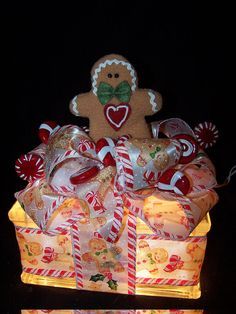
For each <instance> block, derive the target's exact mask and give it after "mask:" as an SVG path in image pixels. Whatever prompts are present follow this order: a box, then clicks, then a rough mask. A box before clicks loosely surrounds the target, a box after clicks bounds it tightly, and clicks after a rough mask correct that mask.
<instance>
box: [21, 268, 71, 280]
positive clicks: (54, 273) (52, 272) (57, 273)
mask: <svg viewBox="0 0 236 314" xmlns="http://www.w3.org/2000/svg"><path fill="white" fill-rule="evenodd" d="M23 271H24V272H25V273H28V274H33V275H37V276H48V277H56V278H74V277H75V272H74V271H71V272H70V271H66V270H58V269H44V268H32V267H23Z"/></svg>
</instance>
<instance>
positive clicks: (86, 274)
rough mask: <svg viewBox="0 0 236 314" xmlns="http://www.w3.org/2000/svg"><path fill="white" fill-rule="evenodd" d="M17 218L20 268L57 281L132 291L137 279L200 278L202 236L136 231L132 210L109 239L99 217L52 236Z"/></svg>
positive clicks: (181, 281) (171, 281)
mask: <svg viewBox="0 0 236 314" xmlns="http://www.w3.org/2000/svg"><path fill="white" fill-rule="evenodd" d="M15 206H17V204H16V205H15ZM17 209H18V210H17V212H18V213H19V205H18V208H17ZM24 215H25V214H24V212H23V211H22V218H23V217H24ZM22 218H21V219H19V217H18V226H16V235H17V240H18V244H19V248H20V253H21V262H22V267H23V273H24V274H32V275H37V276H39V277H41V276H43V277H42V278H54V279H55V280H56V279H58V280H59V281H58V282H57V286H58V285H59V286H60V285H62V286H63V282H62V283H61V284H60V280H62V279H69V280H70V287H71V288H76V287H77V288H78V289H86V290H93V291H106V292H114V293H117V292H118V293H129V294H133V293H135V288H136V287H135V286H137V285H138V286H142V285H146V286H147V285H149V286H156V285H159V286H161V285H163V286H164V285H171V286H173V287H174V286H176V287H177V286H193V285H196V284H197V283H198V281H199V276H200V271H201V266H202V263H203V259H204V253H205V247H206V236H203V235H201V236H195V235H194V236H192V237H189V238H187V239H186V240H185V241H173V240H167V239H163V238H160V237H158V236H156V235H154V234H153V232H152V231H151V229H149V230H148V231H146V233H145V234H144V233H140V231H139V232H138V234H136V232H135V219H134V216H132V215H128V214H126V215H125V219H124V223H123V230H122V234H121V237H120V238H119V240H118V241H117V242H116V243H115V244H111V243H108V242H106V241H105V240H104V239H102V238H101V236H99V234H98V233H97V231H96V228H97V227H98V224H99V222H98V221H93V220H92V221H89V222H86V223H83V224H81V223H78V224H76V225H74V226H73V227H72V228H71V230H70V231H67V232H63V233H61V234H59V235H56V236H53V237H52V236H48V235H45V234H43V232H42V231H41V230H40V229H39V228H37V226H36V225H35V224H34V223H33V221H32V220H31V219H30V218H29V217H28V218H27V223H26V225H28V227H25V226H24V225H23V224H22V223H21V222H20V220H22ZM16 223H17V221H15V224H16ZM21 225H22V226H21ZM139 225H140V223H139ZM139 229H140V226H139ZM78 230H79V231H78ZM148 233H149V234H148ZM205 233H206V231H205V232H204V234H205ZM134 258H136V260H135V259H134ZM55 282H56V281H55Z"/></svg>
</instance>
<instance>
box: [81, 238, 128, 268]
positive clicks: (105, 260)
mask: <svg viewBox="0 0 236 314" xmlns="http://www.w3.org/2000/svg"><path fill="white" fill-rule="evenodd" d="M89 248H90V251H89V252H87V253H84V254H83V255H82V259H83V261H84V262H87V263H95V265H96V267H97V270H98V271H99V272H100V273H102V274H104V273H107V272H110V269H113V270H114V271H115V272H118V273H120V272H123V271H124V267H123V266H122V264H121V263H120V262H119V261H117V255H119V254H120V253H121V252H122V249H121V248H120V247H117V246H113V247H112V248H108V247H107V243H106V242H105V241H104V240H103V239H97V238H93V239H91V240H90V241H89Z"/></svg>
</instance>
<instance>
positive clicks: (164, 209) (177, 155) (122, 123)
mask: <svg viewBox="0 0 236 314" xmlns="http://www.w3.org/2000/svg"><path fill="white" fill-rule="evenodd" d="M91 79H92V89H91V91H90V92H89V93H85V94H80V95H77V96H76V97H74V98H73V100H72V101H71V103H70V110H71V112H72V113H73V114H74V115H76V116H82V117H88V118H89V121H90V125H89V132H88V131H87V130H84V129H83V128H80V127H78V126H76V125H66V126H59V125H57V123H55V122H52V121H47V122H45V123H43V124H42V125H41V126H40V128H39V137H40V139H41V142H42V143H41V144H40V145H39V146H38V147H36V148H35V149H33V150H32V151H31V152H29V153H28V154H24V155H22V156H21V157H20V158H19V159H18V160H17V161H16V166H15V167H16V172H17V174H18V175H19V176H20V177H21V178H22V179H25V180H27V181H28V185H27V186H26V187H25V188H24V189H23V190H22V191H19V192H17V193H16V194H15V195H16V198H17V202H16V203H15V204H14V206H13V207H12V209H11V210H10V212H9V217H10V219H11V220H12V221H13V223H14V225H15V229H16V237H17V241H18V244H19V249H20V254H21V262H22V268H23V272H22V276H21V278H22V280H23V282H25V283H33V284H39V285H49V286H57V287H68V288H77V289H85V290H92V291H103V292H113V293H124V294H147V295H161V296H173V297H185V298H198V297H199V296H200V285H199V280H200V272H201V267H202V264H203V260H204V255H205V249H206V243H207V237H206V234H207V232H208V231H209V229H210V220H209V215H208V214H207V213H208V211H209V210H210V209H211V208H212V207H213V206H214V205H215V204H216V202H217V200H218V197H217V194H216V192H215V191H214V187H215V186H216V179H215V170H214V166H213V164H212V163H211V161H210V159H209V158H208V156H207V155H206V153H205V152H204V149H205V148H207V147H208V146H212V145H213V144H214V142H215V141H216V138H217V136H218V134H217V133H218V131H217V130H216V128H215V126H214V125H213V124H211V123H202V124H199V125H198V126H197V127H196V128H195V129H194V130H192V129H191V128H190V126H189V125H188V124H187V123H186V122H184V121H183V120H181V119H178V118H171V119H167V120H164V121H157V122H153V123H151V125H150V126H149V125H148V124H147V123H146V121H145V116H150V115H153V114H154V113H156V112H158V111H159V110H160V109H161V107H162V98H161V95H160V94H159V93H157V92H155V91H153V90H149V89H139V88H138V82H137V76H136V72H135V70H134V68H133V66H132V65H131V64H130V63H129V62H128V61H127V60H126V59H125V58H123V57H122V56H119V55H108V56H105V57H103V58H102V59H100V60H98V61H97V62H96V63H95V65H94V66H93V68H92V71H91Z"/></svg>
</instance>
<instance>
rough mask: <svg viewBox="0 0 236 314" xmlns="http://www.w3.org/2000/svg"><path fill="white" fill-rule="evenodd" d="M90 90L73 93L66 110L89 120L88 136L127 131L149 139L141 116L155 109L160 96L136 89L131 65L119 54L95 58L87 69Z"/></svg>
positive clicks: (156, 93)
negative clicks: (91, 66)
mask: <svg viewBox="0 0 236 314" xmlns="http://www.w3.org/2000/svg"><path fill="white" fill-rule="evenodd" d="M91 79H92V90H91V91H90V92H88V93H84V94H79V95H77V96H75V97H74V98H73V99H72V101H71V103H70V110H71V112H72V113H73V114H74V115H76V116H81V117H87V118H89V120H90V126H89V128H90V134H89V135H90V137H91V138H92V139H93V140H94V141H97V140H98V139H100V138H103V137H111V138H117V137H118V136H121V135H123V134H130V135H131V136H133V137H135V138H150V137H151V132H150V130H149V128H148V125H147V123H146V121H145V116H150V115H153V114H155V113H156V112H158V111H159V110H160V109H161V107H162V97H161V95H160V94H159V93H158V92H155V91H153V90H150V89H139V88H138V79H137V75H136V72H135V70H134V68H133V66H132V65H131V64H130V63H129V62H128V61H127V60H126V59H125V58H124V57H122V56H120V55H115V54H111V55H107V56H105V57H103V58H101V59H99V60H98V61H97V62H96V63H95V65H94V66H93V68H92V71H91Z"/></svg>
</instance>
